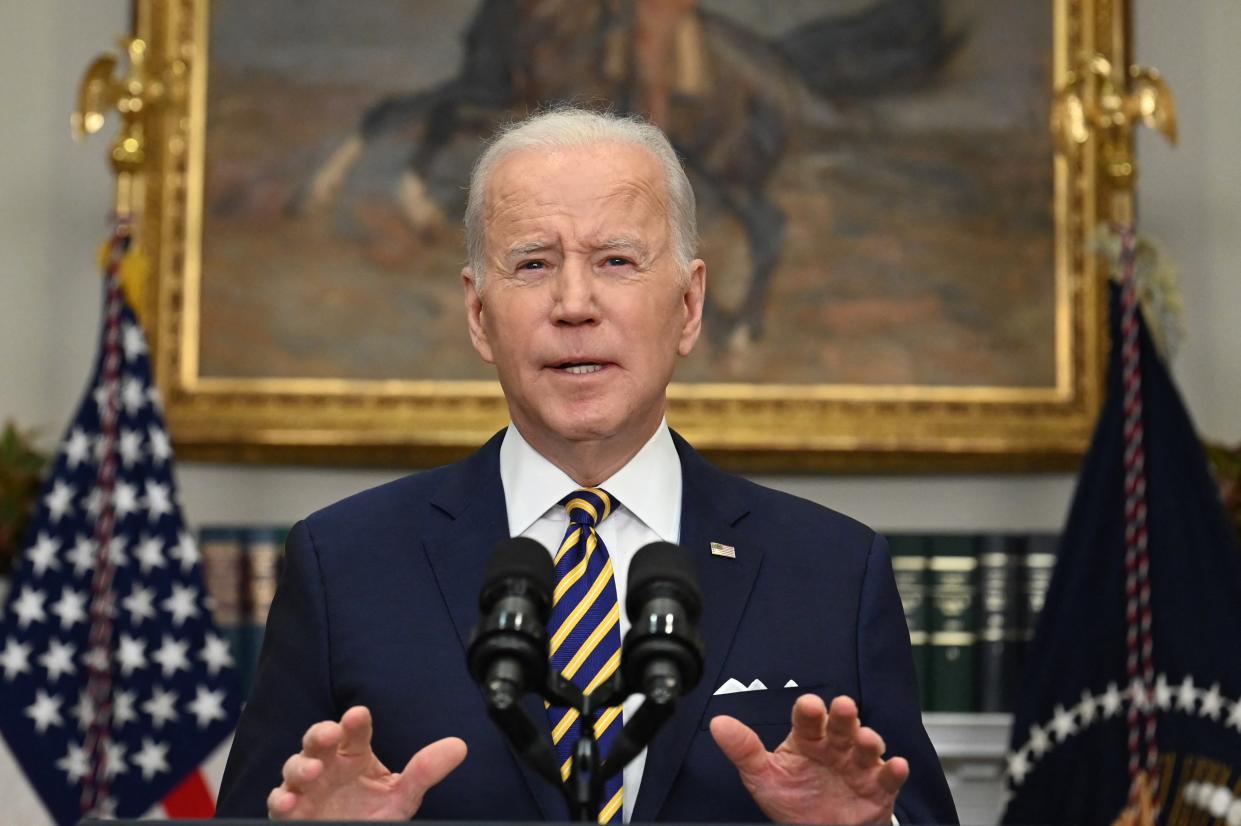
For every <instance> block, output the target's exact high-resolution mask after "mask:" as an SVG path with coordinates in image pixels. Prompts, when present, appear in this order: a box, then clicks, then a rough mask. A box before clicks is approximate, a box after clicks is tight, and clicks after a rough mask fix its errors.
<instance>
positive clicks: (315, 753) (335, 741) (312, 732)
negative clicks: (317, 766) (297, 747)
mask: <svg viewBox="0 0 1241 826" xmlns="http://www.w3.org/2000/svg"><path fill="white" fill-rule="evenodd" d="M343 734H344V731H343V730H342V729H341V727H340V723H335V722H332V721H331V720H324V721H323V722H321V723H315V724H314V725H313V726H311V727H310V728H308V729H306V733H305V734H304V735H303V736H302V753H303V754H305V755H306V756H307V757H316V758H318V759H320V760H326V759H329V758H331V757H333V756H335V754H336V746H337V745H339V744H340V739H341V736H342V735H343Z"/></svg>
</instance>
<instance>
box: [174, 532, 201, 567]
mask: <svg viewBox="0 0 1241 826" xmlns="http://www.w3.org/2000/svg"><path fill="white" fill-rule="evenodd" d="M168 555H169V556H171V557H172V558H173V559H175V560H177V561H178V562H180V563H181V570H182V571H188V570H189V569H190V568H192V567H194V566H195V565H197V564H198V561H199V560H200V559H201V558H202V555H201V554H199V552H198V545H197V543H195V542H194V537H192V536H190V535H189V533H188V532H186V531H181V535H180V536H179V537H178V538H177V544H176V545H175V546H174V547H173V548H172V549H171V550H169V551H168Z"/></svg>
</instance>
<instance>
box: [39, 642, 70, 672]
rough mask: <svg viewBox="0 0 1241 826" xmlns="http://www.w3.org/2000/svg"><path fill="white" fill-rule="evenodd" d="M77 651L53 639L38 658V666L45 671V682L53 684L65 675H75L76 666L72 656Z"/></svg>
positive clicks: (65, 643) (67, 644)
mask: <svg viewBox="0 0 1241 826" xmlns="http://www.w3.org/2000/svg"><path fill="white" fill-rule="evenodd" d="M76 652H77V649H76V648H75V647H74V646H73V645H71V644H69V643H67V642H61V641H60V640H57V639H53V640H52V641H51V642H49V643H48V645H47V651H45V652H44V653H43V655H42V656H41V657H39V664H40V665H42V666H43V667H44V668H45V669H47V680H48V682H49V683H55V682H56V681H57V680H59V679H60V678H61V677H63V676H65V675H66V674H75V673H77V670H78V666H77V664H76V663H75V662H74V661H73V655H74V654H75V653H76Z"/></svg>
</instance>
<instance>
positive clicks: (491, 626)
mask: <svg viewBox="0 0 1241 826" xmlns="http://www.w3.org/2000/svg"><path fill="white" fill-rule="evenodd" d="M554 580H555V570H554V569H553V567H552V558H551V554H549V553H548V552H547V549H546V548H544V547H543V546H542V545H540V544H539V543H538V542H535V541H534V540H533V539H526V538H524V537H516V538H513V539H506V540H504V541H503V542H500V543H499V544H498V545H496V549H495V552H494V553H492V555H491V559H490V560H489V561H488V563H487V573H486V575H485V577H484V579H483V589H482V592H481V593H480V594H479V597H478V607H479V610H480V615H479V623H478V625H476V626H475V627H474V633H473V634H472V635H471V636H470V643H469V646H468V648H467V658H468V664H469V669H470V674H471V676H473V677H474V679H475V680H476V681H478V682H479V683H480V684H481V685H482V687H483V690H484V691H485V692H486V694H487V699H488V703H489V704H490V705H492V706H493V707H494V708H496V709H497V710H501V709H509V708H513V707H515V706H516V704H517V702H518V701H519V700H520V699H521V697H522V695H524V694H525V693H526V692H527V691H530V690H532V689H533V690H536V691H537V690H540V689H541V688H542V687H543V683H544V682H546V680H547V670H548V655H547V616H548V612H549V611H550V610H551V604H552V585H553V582H554Z"/></svg>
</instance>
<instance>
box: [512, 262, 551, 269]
mask: <svg viewBox="0 0 1241 826" xmlns="http://www.w3.org/2000/svg"><path fill="white" fill-rule="evenodd" d="M517 269H519V270H543V269H547V262H546V261H523V262H522V263H520V264H518V265H517Z"/></svg>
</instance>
